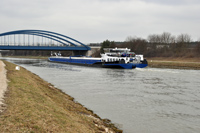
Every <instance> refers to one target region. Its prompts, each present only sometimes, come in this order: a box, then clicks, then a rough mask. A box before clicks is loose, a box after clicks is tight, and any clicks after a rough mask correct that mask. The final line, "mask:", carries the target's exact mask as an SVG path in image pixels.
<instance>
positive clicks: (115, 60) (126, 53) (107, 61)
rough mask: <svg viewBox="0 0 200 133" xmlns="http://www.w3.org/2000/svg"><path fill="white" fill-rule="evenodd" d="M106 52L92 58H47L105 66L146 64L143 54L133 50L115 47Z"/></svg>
mask: <svg viewBox="0 0 200 133" xmlns="http://www.w3.org/2000/svg"><path fill="white" fill-rule="evenodd" d="M106 51H107V52H105V53H103V54H101V58H92V57H87V56H80V55H79V56H70V57H63V56H61V55H60V54H56V53H55V56H51V57H49V58H48V60H49V61H51V62H60V63H68V64H76V65H86V66H95V67H106V68H123V69H133V68H144V67H147V66H148V63H147V60H146V59H144V58H143V55H136V54H135V53H134V52H130V49H127V48H115V49H111V48H109V49H106Z"/></svg>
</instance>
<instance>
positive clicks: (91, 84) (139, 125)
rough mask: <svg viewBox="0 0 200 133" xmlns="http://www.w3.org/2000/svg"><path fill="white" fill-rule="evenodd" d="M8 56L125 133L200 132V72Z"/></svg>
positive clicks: (11, 60)
mask: <svg viewBox="0 0 200 133" xmlns="http://www.w3.org/2000/svg"><path fill="white" fill-rule="evenodd" d="M7 60H9V61H10V62H13V63H15V64H18V65H20V66H23V67H24V68H26V69H27V70H29V71H31V72H33V73H35V74H37V75H39V76H40V77H41V78H43V79H44V80H46V81H48V82H50V83H52V84H53V85H55V86H56V87H57V88H59V89H61V90H63V91H64V92H66V93H67V94H69V95H71V96H72V97H74V98H75V100H76V101H78V102H80V103H81V104H83V105H84V106H85V107H87V108H89V109H91V110H93V111H94V113H96V114H98V115H99V116H100V117H101V118H108V119H110V120H111V121H112V122H113V123H116V125H117V126H119V127H120V128H121V129H123V130H124V132H125V133H170V132H173V133H199V132H200V71H199V70H179V69H159V68H144V69H132V70H124V69H106V68H92V67H84V66H75V65H67V64H59V63H50V62H47V61H46V60H36V59H11V58H10V59H8V58H7Z"/></svg>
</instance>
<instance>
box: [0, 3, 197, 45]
mask: <svg viewBox="0 0 200 133" xmlns="http://www.w3.org/2000/svg"><path fill="white" fill-rule="evenodd" d="M199 12H200V2H199V1H197V0H190V1H189V0H177V1H172V0H169V1H164V0H163V1H161V0H67V1H66V0H56V1H55V0H28V1H27V0H6V1H2V3H1V5H0V17H1V22H0V32H7V31H10V30H18V29H42V30H50V31H54V32H59V33H61V34H66V35H68V36H71V37H73V38H76V39H78V40H80V41H83V42H85V43H89V42H102V41H104V40H105V39H109V40H114V41H124V40H125V39H126V37H127V36H138V37H143V38H146V37H147V36H148V35H149V34H153V33H162V32H163V31H167V32H171V33H172V34H180V33H188V34H190V35H191V36H192V37H194V38H199V37H200V35H199V30H200V29H199V26H198V25H199V21H200V17H199V15H198V13H199Z"/></svg>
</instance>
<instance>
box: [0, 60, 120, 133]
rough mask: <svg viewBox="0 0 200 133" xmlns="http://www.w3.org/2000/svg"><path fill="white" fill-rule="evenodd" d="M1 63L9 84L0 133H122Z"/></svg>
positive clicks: (50, 87) (37, 80)
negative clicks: (4, 68) (4, 67)
mask: <svg viewBox="0 0 200 133" xmlns="http://www.w3.org/2000/svg"><path fill="white" fill-rule="evenodd" d="M4 63H5V64H6V69H7V78H8V80H9V82H8V91H7V93H6V98H5V103H6V105H7V106H6V110H5V111H4V112H3V113H1V114H0V132H73V133H74V132H84V133H85V132H122V131H121V130H119V129H117V128H116V127H115V126H114V125H113V124H112V123H110V121H109V120H107V119H101V118H100V117H99V116H97V115H96V114H94V113H93V112H92V111H91V110H88V109H87V108H85V107H84V106H82V105H81V104H79V103H77V102H75V101H74V98H72V97H71V96H69V95H67V94H65V93H63V92H62V91H61V90H59V89H57V88H55V87H54V86H53V85H51V84H49V83H47V82H45V81H44V80H42V79H41V78H40V77H39V76H37V75H35V74H33V73H31V72H29V71H27V70H26V69H24V68H20V70H19V71H17V70H15V67H16V65H14V64H12V63H9V62H6V61H4Z"/></svg>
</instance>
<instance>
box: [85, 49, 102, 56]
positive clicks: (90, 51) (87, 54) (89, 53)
mask: <svg viewBox="0 0 200 133" xmlns="http://www.w3.org/2000/svg"><path fill="white" fill-rule="evenodd" d="M90 48H91V50H89V51H87V53H86V56H92V54H94V53H95V52H97V51H98V50H100V48H101V47H90Z"/></svg>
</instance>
